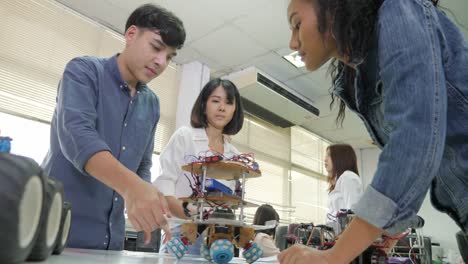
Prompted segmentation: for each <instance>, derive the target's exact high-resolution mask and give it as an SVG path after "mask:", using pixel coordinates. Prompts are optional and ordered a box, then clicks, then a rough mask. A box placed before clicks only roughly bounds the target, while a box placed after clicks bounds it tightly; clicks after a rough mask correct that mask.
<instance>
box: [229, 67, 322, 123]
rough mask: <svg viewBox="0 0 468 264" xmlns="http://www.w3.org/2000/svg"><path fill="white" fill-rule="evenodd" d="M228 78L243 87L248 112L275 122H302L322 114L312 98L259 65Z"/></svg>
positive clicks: (241, 90)
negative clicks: (264, 71)
mask: <svg viewBox="0 0 468 264" xmlns="http://www.w3.org/2000/svg"><path fill="white" fill-rule="evenodd" d="M225 78H226V79H229V80H231V81H232V82H233V83H234V84H235V85H236V86H237V88H238V89H239V92H240V94H241V96H242V102H243V104H244V108H245V111H246V112H248V113H249V114H252V115H254V116H257V117H259V118H261V119H263V120H265V121H268V122H270V123H272V124H274V125H277V126H280V127H283V128H284V127H291V126H294V125H301V124H303V123H305V122H307V121H310V120H311V119H315V118H317V117H318V115H319V109H317V108H316V107H314V106H313V105H312V103H311V102H310V100H308V99H307V98H305V97H304V96H302V95H300V94H298V93H297V92H295V91H294V90H293V89H290V88H288V87H287V86H286V85H284V84H282V83H281V82H279V81H277V80H275V79H273V78H272V77H270V76H268V75H266V74H265V73H262V72H260V71H259V70H258V69H257V68H255V67H250V68H247V69H244V70H241V71H238V72H234V73H231V74H229V75H227V76H226V77H225Z"/></svg>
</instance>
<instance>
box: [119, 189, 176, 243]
mask: <svg viewBox="0 0 468 264" xmlns="http://www.w3.org/2000/svg"><path fill="white" fill-rule="evenodd" d="M122 196H123V198H124V200H125V207H126V208H127V215H128V219H129V220H130V222H131V223H132V225H133V227H134V228H135V230H136V231H141V230H143V231H144V232H145V244H148V243H149V242H150V241H151V232H152V231H154V230H156V229H157V228H161V229H163V230H164V233H165V234H166V237H167V238H170V237H171V231H170V230H169V227H168V225H167V220H166V216H167V217H171V214H170V211H169V207H168V205H167V202H166V199H165V198H164V195H163V194H162V193H161V192H160V191H159V190H158V189H157V188H156V187H155V186H153V185H152V184H150V183H148V182H145V181H143V180H140V181H138V182H137V183H136V184H135V185H133V186H129V188H128V189H127V191H126V192H125V193H124V195H122Z"/></svg>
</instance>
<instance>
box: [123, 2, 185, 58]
mask: <svg viewBox="0 0 468 264" xmlns="http://www.w3.org/2000/svg"><path fill="white" fill-rule="evenodd" d="M133 25H134V26H137V27H138V28H142V29H154V30H158V31H159V34H160V35H161V38H162V40H163V41H164V43H165V44H166V45H168V46H170V47H173V48H176V49H180V48H182V46H183V45H184V42H185V29H184V24H183V23H182V21H181V20H180V19H179V18H178V17H177V16H175V15H174V14H173V13H172V12H170V11H168V10H167V9H165V8H163V7H160V6H158V5H155V4H144V5H142V6H140V7H138V8H137V9H135V10H134V11H133V12H132V14H131V15H130V16H129V17H128V19H127V23H126V24H125V32H126V31H127V30H128V28H129V27H131V26H133Z"/></svg>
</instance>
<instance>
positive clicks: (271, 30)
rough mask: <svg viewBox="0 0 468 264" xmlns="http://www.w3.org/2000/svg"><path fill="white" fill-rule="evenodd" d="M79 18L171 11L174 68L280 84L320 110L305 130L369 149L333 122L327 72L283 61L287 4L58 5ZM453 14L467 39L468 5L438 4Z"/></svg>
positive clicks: (115, 21) (359, 134)
mask: <svg viewBox="0 0 468 264" xmlns="http://www.w3.org/2000/svg"><path fill="white" fill-rule="evenodd" d="M56 1H57V2H60V3H62V4H64V5H66V6H68V7H70V8H71V9H74V10H75V11H77V12H79V13H82V14H83V15H85V16H87V17H89V18H91V19H93V20H95V21H98V22H100V23H102V24H104V25H106V26H108V27H110V28H112V29H114V30H115V31H117V32H120V33H123V29H124V25H125V22H126V19H127V17H128V15H129V14H130V13H131V11H133V10H134V9H135V8H136V7H138V6H139V5H141V4H144V3H147V2H154V3H156V4H158V5H161V6H163V7H166V8H167V9H169V10H171V11H172V12H174V13H175V14H176V15H177V16H179V17H180V18H181V20H182V21H183V22H184V25H185V27H186V31H187V42H186V45H185V47H184V48H183V49H182V50H181V51H179V52H178V54H179V55H178V56H177V58H176V59H175V62H176V63H180V64H184V63H187V62H190V61H194V60H198V61H200V62H202V63H204V64H206V65H208V67H209V68H210V69H211V75H212V76H213V77H218V76H223V75H226V74H229V73H231V72H233V71H237V70H241V69H244V68H247V67H249V66H256V67H257V68H259V69H260V70H262V71H263V72H265V73H267V74H268V75H270V76H272V77H274V78H275V79H277V80H279V81H281V82H282V83H284V84H285V85H287V86H288V87H289V88H291V89H294V90H295V91H297V92H298V93H300V94H302V95H303V96H305V97H306V98H308V99H309V100H310V101H311V102H313V104H314V105H315V106H316V107H317V108H319V109H320V112H321V114H320V118H317V119H312V120H310V122H308V123H306V124H303V126H304V127H305V128H307V129H309V130H311V131H313V132H315V133H317V134H319V135H321V136H323V137H324V138H326V139H329V140H330V141H333V142H347V143H350V144H352V145H354V146H355V147H358V148H365V147H373V145H372V144H371V141H370V138H369V137H368V135H367V132H366V131H365V128H364V126H363V125H362V122H361V121H360V120H359V118H358V117H356V116H355V115H354V114H352V113H348V114H347V118H346V120H345V123H344V124H343V127H342V128H341V127H337V126H336V124H335V123H334V120H335V117H336V110H335V111H330V109H329V104H330V96H329V95H328V90H329V88H330V79H329V78H327V75H326V70H325V69H321V70H319V71H317V72H314V73H310V72H307V71H306V70H305V69H304V68H301V69H297V68H295V67H294V66H292V65H291V64H290V63H289V62H287V61H285V60H284V59H283V58H282V56H283V55H286V54H289V53H290V52H291V50H290V49H289V48H288V42H289V37H290V30H289V28H288V24H287V20H286V9H287V5H288V3H289V0H234V1H233V0H196V1H189V0H160V1H155V0H152V1H144V0H131V1H130V0H97V1H96V0H79V1H77V0H56ZM440 2H441V4H442V6H444V7H446V8H447V9H448V10H449V12H448V13H450V12H453V13H455V16H456V17H457V20H458V21H459V22H460V24H461V25H462V26H464V29H463V30H464V33H465V36H468V30H467V27H468V17H467V16H465V15H464V14H465V13H466V12H467V11H468V1H466V0H441V1H440Z"/></svg>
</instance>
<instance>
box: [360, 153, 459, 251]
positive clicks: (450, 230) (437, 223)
mask: <svg viewBox="0 0 468 264" xmlns="http://www.w3.org/2000/svg"><path fill="white" fill-rule="evenodd" d="M356 154H357V157H358V165H359V172H360V174H361V177H362V183H363V185H364V187H366V186H367V185H368V184H370V182H371V181H372V177H373V176H374V173H375V170H376V169H377V163H378V158H379V155H380V150H379V149H377V148H367V149H359V150H357V153H356ZM418 215H420V216H421V217H422V218H424V220H425V225H424V228H423V233H424V235H425V236H429V237H431V239H432V241H433V242H438V243H440V245H441V247H443V248H444V249H450V250H454V251H456V252H459V250H458V246H457V241H456V239H455V233H456V232H458V231H459V230H460V228H459V227H458V226H457V224H455V222H454V221H453V220H452V219H451V218H450V217H449V216H448V215H446V214H444V213H441V212H439V211H437V210H436V209H434V208H433V207H432V204H431V202H430V198H429V192H428V194H427V196H426V199H425V200H424V203H423V205H422V207H421V210H420V211H419V213H418Z"/></svg>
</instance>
